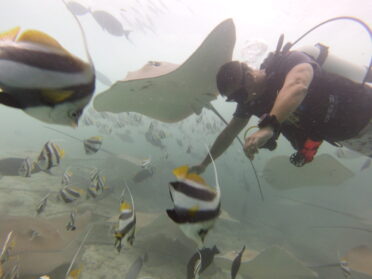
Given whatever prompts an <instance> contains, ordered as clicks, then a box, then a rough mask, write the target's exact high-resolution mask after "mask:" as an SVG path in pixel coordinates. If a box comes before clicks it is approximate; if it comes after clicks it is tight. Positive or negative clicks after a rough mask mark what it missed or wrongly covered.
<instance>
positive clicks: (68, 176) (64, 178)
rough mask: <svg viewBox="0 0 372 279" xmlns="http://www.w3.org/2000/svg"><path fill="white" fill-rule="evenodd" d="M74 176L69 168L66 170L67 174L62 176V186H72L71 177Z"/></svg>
mask: <svg viewBox="0 0 372 279" xmlns="http://www.w3.org/2000/svg"><path fill="white" fill-rule="evenodd" d="M72 175H73V173H72V171H71V170H70V168H67V169H66V170H65V172H64V173H63V175H62V181H61V184H62V185H69V184H71V177H72Z"/></svg>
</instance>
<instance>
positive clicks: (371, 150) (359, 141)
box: [340, 120, 372, 158]
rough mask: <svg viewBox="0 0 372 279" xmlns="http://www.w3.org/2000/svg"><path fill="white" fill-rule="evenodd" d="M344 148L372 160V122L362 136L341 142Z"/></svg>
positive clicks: (371, 121)
mask: <svg viewBox="0 0 372 279" xmlns="http://www.w3.org/2000/svg"><path fill="white" fill-rule="evenodd" d="M340 143H341V144H342V145H343V146H345V147H347V148H349V149H352V150H354V151H357V152H359V153H362V154H364V155H366V156H368V157H371V158H372V120H370V121H369V124H368V125H367V126H366V127H365V128H364V129H363V130H362V132H361V133H360V135H358V136H357V137H354V138H351V139H349V140H345V141H341V142H340Z"/></svg>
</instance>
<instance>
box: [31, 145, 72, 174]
mask: <svg viewBox="0 0 372 279" xmlns="http://www.w3.org/2000/svg"><path fill="white" fill-rule="evenodd" d="M64 156H65V151H64V150H63V149H62V148H61V147H60V146H58V145H57V144H55V143H53V142H51V141H48V142H47V143H46V144H44V147H43V149H42V150H41V152H40V155H39V157H38V159H37V162H36V163H37V165H38V166H39V167H40V169H42V170H44V171H45V170H50V169H51V168H53V167H57V166H59V164H60V163H61V159H62V158H63V157H64Z"/></svg>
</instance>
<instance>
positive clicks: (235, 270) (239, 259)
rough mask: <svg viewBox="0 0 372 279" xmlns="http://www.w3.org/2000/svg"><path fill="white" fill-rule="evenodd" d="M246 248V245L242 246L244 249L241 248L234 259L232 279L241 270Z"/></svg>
mask: <svg viewBox="0 0 372 279" xmlns="http://www.w3.org/2000/svg"><path fill="white" fill-rule="evenodd" d="M244 250H245V245H244V246H243V247H242V249H241V250H240V252H239V253H238V255H237V256H236V257H235V259H234V260H233V262H232V264H231V272H230V273H231V279H235V278H236V275H237V274H238V272H239V268H240V264H241V262H242V256H243V253H244Z"/></svg>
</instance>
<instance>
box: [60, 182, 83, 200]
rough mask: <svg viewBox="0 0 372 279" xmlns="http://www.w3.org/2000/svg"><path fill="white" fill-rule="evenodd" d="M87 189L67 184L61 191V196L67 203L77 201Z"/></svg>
mask: <svg viewBox="0 0 372 279" xmlns="http://www.w3.org/2000/svg"><path fill="white" fill-rule="evenodd" d="M84 193H85V191H84V190H82V189H80V188H78V187H74V186H65V187H63V188H62V189H61V190H60V191H59V196H60V198H61V199H62V200H63V201H64V202H65V203H70V202H73V201H76V200H77V199H79V198H81V197H82V196H83V195H84Z"/></svg>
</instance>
